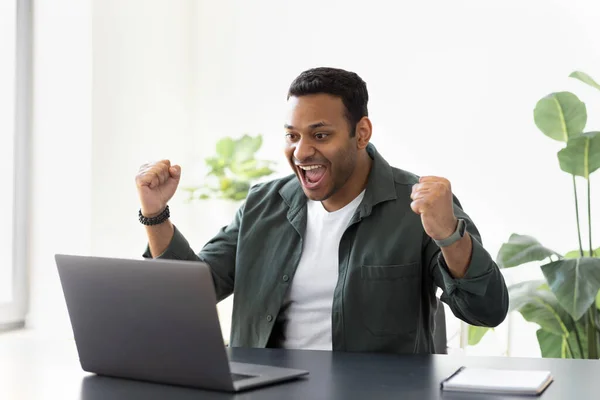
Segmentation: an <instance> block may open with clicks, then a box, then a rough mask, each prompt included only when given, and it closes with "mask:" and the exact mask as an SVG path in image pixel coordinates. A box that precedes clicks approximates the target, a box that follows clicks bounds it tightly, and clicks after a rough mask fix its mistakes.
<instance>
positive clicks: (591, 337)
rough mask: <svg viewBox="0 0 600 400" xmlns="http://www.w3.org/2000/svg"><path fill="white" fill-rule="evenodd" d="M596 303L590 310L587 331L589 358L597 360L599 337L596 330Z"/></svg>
mask: <svg viewBox="0 0 600 400" xmlns="http://www.w3.org/2000/svg"><path fill="white" fill-rule="evenodd" d="M595 308H596V305H595V304H592V306H591V307H590V308H589V310H588V321H587V333H588V358H589V359H593V360H597V359H598V338H597V336H596V335H597V332H596V310H595Z"/></svg>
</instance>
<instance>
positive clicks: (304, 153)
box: [294, 139, 316, 162]
mask: <svg viewBox="0 0 600 400" xmlns="http://www.w3.org/2000/svg"><path fill="white" fill-rule="evenodd" d="M315 153H316V150H315V148H314V147H313V146H312V145H311V144H310V143H308V141H306V140H304V139H300V140H299V141H298V142H296V147H295V149H294V158H295V159H296V160H298V161H300V162H304V161H306V160H308V159H309V158H311V157H313V156H314V155H315Z"/></svg>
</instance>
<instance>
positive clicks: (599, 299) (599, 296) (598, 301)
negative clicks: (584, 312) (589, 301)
mask: <svg viewBox="0 0 600 400" xmlns="http://www.w3.org/2000/svg"><path fill="white" fill-rule="evenodd" d="M596 308H597V309H598V310H600V290H599V291H598V294H597V295H596Z"/></svg>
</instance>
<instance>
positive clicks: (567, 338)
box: [565, 336, 575, 358]
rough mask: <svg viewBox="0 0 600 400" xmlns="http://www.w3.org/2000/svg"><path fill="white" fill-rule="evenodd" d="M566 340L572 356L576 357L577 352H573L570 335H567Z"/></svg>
mask: <svg viewBox="0 0 600 400" xmlns="http://www.w3.org/2000/svg"><path fill="white" fill-rule="evenodd" d="M565 342H566V343H567V350H569V353H570V354H571V358H575V353H573V348H572V347H571V342H569V337H568V336H565Z"/></svg>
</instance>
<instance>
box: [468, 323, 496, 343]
mask: <svg viewBox="0 0 600 400" xmlns="http://www.w3.org/2000/svg"><path fill="white" fill-rule="evenodd" d="M490 330H493V328H488V327H485V326H475V325H469V346H475V345H476V344H477V343H479V342H480V341H481V339H482V338H483V337H484V336H485V334H486V333H487V332H488V331H490Z"/></svg>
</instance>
